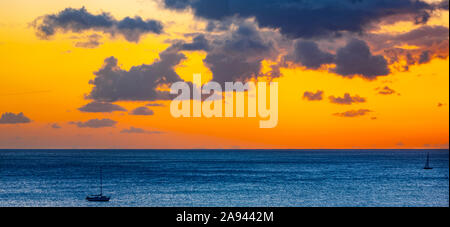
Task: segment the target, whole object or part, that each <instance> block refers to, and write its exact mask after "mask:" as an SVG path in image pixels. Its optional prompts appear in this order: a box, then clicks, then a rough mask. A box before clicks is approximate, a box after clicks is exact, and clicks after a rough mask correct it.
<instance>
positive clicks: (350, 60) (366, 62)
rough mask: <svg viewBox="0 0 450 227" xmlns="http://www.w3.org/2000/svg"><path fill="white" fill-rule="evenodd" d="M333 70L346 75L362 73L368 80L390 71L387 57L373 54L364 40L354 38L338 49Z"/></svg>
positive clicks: (351, 75)
mask: <svg viewBox="0 0 450 227" xmlns="http://www.w3.org/2000/svg"><path fill="white" fill-rule="evenodd" d="M333 71H334V72H335V73H337V74H339V75H342V76H344V77H350V78H352V77H353V76H355V75H361V76H362V77H363V78H365V79H368V80H373V79H376V78H377V77H378V76H386V75H388V74H389V73H390V70H389V68H388V63H387V61H386V59H385V58H384V57H383V56H381V55H372V53H371V52H370V49H369V46H368V45H367V44H366V43H365V42H364V41H362V40H357V39H353V40H351V41H349V42H348V43H347V45H346V46H345V47H343V48H341V49H339V50H338V51H337V54H336V68H334V69H333Z"/></svg>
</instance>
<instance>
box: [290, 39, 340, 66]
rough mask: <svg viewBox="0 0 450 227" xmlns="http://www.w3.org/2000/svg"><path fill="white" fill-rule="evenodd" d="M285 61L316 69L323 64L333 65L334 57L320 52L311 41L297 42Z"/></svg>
mask: <svg viewBox="0 0 450 227" xmlns="http://www.w3.org/2000/svg"><path fill="white" fill-rule="evenodd" d="M286 60H287V61H292V62H295V63H300V64H302V65H303V66H305V67H306V68H308V69H318V68H320V67H321V66H322V65H324V64H330V63H333V62H334V55H333V54H330V53H327V52H324V51H322V50H320V49H319V47H318V45H317V44H316V43H315V42H313V41H303V40H298V41H296V43H295V45H294V50H293V53H292V54H291V55H289V56H287V58H286Z"/></svg>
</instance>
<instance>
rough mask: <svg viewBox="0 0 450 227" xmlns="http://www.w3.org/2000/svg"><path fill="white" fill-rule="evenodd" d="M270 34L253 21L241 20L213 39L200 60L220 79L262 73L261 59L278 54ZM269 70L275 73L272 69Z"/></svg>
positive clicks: (214, 76)
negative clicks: (204, 56)
mask: <svg viewBox="0 0 450 227" xmlns="http://www.w3.org/2000/svg"><path fill="white" fill-rule="evenodd" d="M271 35H272V34H263V32H261V31H260V30H258V27H257V26H256V25H255V24H254V23H251V22H249V21H244V22H242V23H240V24H239V25H238V26H237V28H236V29H234V30H233V31H231V32H230V33H229V34H228V33H227V34H225V35H224V36H222V37H218V38H217V39H215V40H214V45H212V47H211V50H210V51H208V55H207V56H206V58H205V60H204V64H205V65H206V66H207V67H208V68H209V69H210V70H211V71H212V73H213V80H214V81H216V82H218V83H224V82H229V81H246V80H249V79H251V78H257V77H259V76H265V75H262V74H261V72H260V71H261V67H262V64H261V63H262V61H263V60H264V59H270V58H274V57H275V56H277V55H278V53H277V52H276V48H275V46H274V41H273V40H272V39H271V38H272V37H271ZM269 74H270V76H271V77H278V76H279V72H278V71H276V70H273V71H271V72H270V73H269Z"/></svg>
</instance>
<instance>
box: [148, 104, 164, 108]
mask: <svg viewBox="0 0 450 227" xmlns="http://www.w3.org/2000/svg"><path fill="white" fill-rule="evenodd" d="M145 106H151V107H164V106H165V105H164V104H162V103H149V104H147V105H145Z"/></svg>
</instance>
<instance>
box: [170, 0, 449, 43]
mask: <svg viewBox="0 0 450 227" xmlns="http://www.w3.org/2000/svg"><path fill="white" fill-rule="evenodd" d="M161 1H162V3H163V5H164V6H165V7H167V8H169V9H174V10H186V9H192V12H193V13H194V15H195V16H197V17H199V18H203V19H207V20H210V21H222V20H225V19H227V18H230V17H239V18H255V19H256V21H257V22H258V24H259V26H261V27H265V28H275V29H279V30H280V31H281V32H282V33H283V34H285V35H287V36H290V37H295V38H311V37H322V36H328V37H330V36H337V35H339V34H341V33H342V32H353V33H360V32H362V31H364V29H365V28H366V27H367V26H368V25H369V24H371V23H372V22H376V21H379V20H381V19H382V18H384V17H388V16H403V15H408V16H409V17H399V18H403V19H406V18H407V19H409V18H413V19H414V21H415V22H416V23H426V22H427V20H428V19H429V17H430V14H431V12H432V11H433V10H435V9H444V7H443V6H442V5H438V4H431V3H427V2H425V1H416V0H396V1H383V0H366V1H354V0H347V1H329V0H316V1H298V0H246V1H242V0H215V1H211V0H161ZM446 10H448V8H447V9H446Z"/></svg>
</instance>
